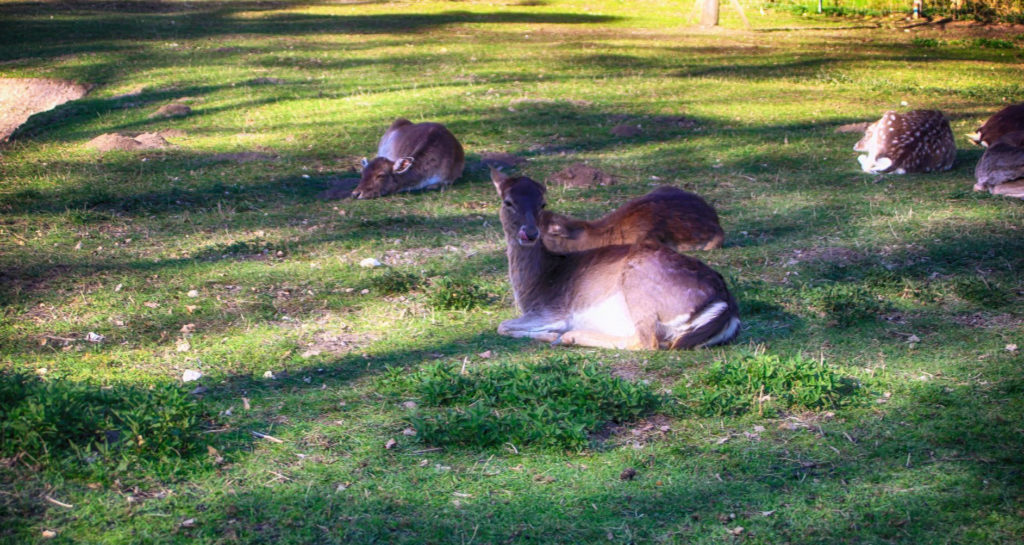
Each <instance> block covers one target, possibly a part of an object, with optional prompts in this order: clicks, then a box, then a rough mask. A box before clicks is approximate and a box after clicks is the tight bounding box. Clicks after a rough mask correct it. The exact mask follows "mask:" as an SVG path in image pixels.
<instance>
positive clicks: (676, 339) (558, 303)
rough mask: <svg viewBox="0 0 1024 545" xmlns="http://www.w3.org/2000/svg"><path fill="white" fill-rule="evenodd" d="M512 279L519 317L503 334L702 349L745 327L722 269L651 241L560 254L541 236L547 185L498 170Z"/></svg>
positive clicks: (611, 344) (598, 343)
mask: <svg viewBox="0 0 1024 545" xmlns="http://www.w3.org/2000/svg"><path fill="white" fill-rule="evenodd" d="M491 180H492V181H493V182H494V186H495V188H497V190H498V194H499V195H500V196H501V199H502V206H501V225H502V228H503V229H504V231H505V239H506V244H507V254H508V268H509V280H510V281H511V283H512V291H513V294H514V295H515V301H516V306H517V307H518V309H519V311H520V312H521V313H522V316H520V317H518V318H514V319H512V320H505V321H504V322H502V323H501V325H500V326H498V333H500V334H502V335H507V336H511V337H530V338H534V339H538V340H543V341H547V342H554V343H560V344H576V345H584V346H598V347H603V348H626V349H631V350H636V349H657V348H695V347H699V346H711V345H715V344H720V343H725V342H728V341H730V340H732V339H733V338H734V337H735V336H736V334H737V333H738V332H739V327H740V320H739V311H738V308H737V305H736V300H735V299H734V298H733V297H732V295H731V294H730V293H729V290H728V289H727V288H726V286H725V280H723V279H722V276H721V275H720V274H718V273H717V272H715V271H714V270H712V269H711V268H710V267H708V266H707V265H705V264H704V263H702V262H700V261H698V260H696V259H693V258H691V257H688V256H685V255H682V254H679V253H676V252H675V251H674V250H672V249H671V248H669V247H667V246H665V245H664V244H661V243H660V242H659V241H657V240H654V239H645V240H642V241H640V242H637V243H636V244H632V245H617V246H605V247H603V248H596V249H593V250H587V251H583V252H574V253H570V254H566V255H559V254H555V253H552V252H550V251H548V250H547V249H546V248H545V247H544V245H543V244H540V229H538V227H537V218H538V217H539V216H540V213H541V208H542V207H543V206H544V193H545V189H544V186H542V185H541V184H539V183H537V182H535V181H533V180H531V179H530V178H526V177H518V178H510V177H508V176H507V175H505V174H502V173H501V172H498V171H496V170H494V169H492V170H491Z"/></svg>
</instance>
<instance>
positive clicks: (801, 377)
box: [676, 352, 862, 416]
mask: <svg viewBox="0 0 1024 545" xmlns="http://www.w3.org/2000/svg"><path fill="white" fill-rule="evenodd" d="M861 388H862V386H861V384H860V382H859V381H858V380H856V379H855V378H853V377H851V376H848V375H844V374H842V373H840V372H839V371H838V370H836V369H835V368H833V367H832V366H830V365H828V364H826V363H825V362H824V361H823V360H820V359H819V360H811V359H806V358H804V357H803V356H800V355H797V356H793V357H790V358H783V357H780V356H778V355H776V354H767V353H764V352H758V353H754V354H749V355H746V356H744V357H742V358H739V359H736V360H723V361H717V362H715V363H713V364H711V365H710V366H709V367H708V368H707V370H705V371H704V372H702V373H700V375H699V376H698V377H697V378H696V379H695V380H694V381H693V382H691V383H687V384H686V385H685V386H678V387H677V388H676V393H677V395H680V396H681V397H683V398H684V399H685V400H686V402H687V403H689V404H691V405H692V406H693V410H694V411H695V412H697V413H698V414H701V415H704V416H722V415H742V414H746V413H756V414H757V415H758V416H775V415H777V414H778V413H779V411H785V410H792V411H801V410H811V411H815V410H824V409H837V408H839V407H840V406H842V405H846V404H849V403H851V402H852V401H855V400H857V399H858V398H862V396H861V395H860V391H861Z"/></svg>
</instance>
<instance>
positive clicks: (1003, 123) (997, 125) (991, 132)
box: [967, 103, 1024, 148]
mask: <svg viewBox="0 0 1024 545" xmlns="http://www.w3.org/2000/svg"><path fill="white" fill-rule="evenodd" d="M1015 131H1024V103H1022V104H1014V105H1012V106H1007V107H1005V108H1003V109H1002V110H999V111H998V112H996V113H994V114H992V117H990V118H988V120H987V121H985V123H983V124H982V125H981V126H980V127H978V130H976V131H974V132H972V133H971V134H968V135H967V138H970V139H971V142H973V143H975V144H978V145H980V146H985V147H986V148H987V147H989V146H990V145H992V144H995V143H996V141H997V140H999V139H1000V138H1002V136H1003V135H1004V134H1009V133H1011V132H1015Z"/></svg>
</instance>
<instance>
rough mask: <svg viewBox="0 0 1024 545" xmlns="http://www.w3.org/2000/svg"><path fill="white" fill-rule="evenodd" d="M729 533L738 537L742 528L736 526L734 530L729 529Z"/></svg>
mask: <svg viewBox="0 0 1024 545" xmlns="http://www.w3.org/2000/svg"><path fill="white" fill-rule="evenodd" d="M729 533H730V534H732V535H734V536H738V535H740V534H742V533H743V527H742V526H737V527H735V528H731V529H730V530H729Z"/></svg>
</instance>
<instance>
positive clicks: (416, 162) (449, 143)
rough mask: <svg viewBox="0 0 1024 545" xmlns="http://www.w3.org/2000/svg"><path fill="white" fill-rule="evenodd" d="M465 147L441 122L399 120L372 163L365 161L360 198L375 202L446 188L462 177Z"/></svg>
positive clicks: (355, 192) (357, 192) (357, 193)
mask: <svg viewBox="0 0 1024 545" xmlns="http://www.w3.org/2000/svg"><path fill="white" fill-rule="evenodd" d="M465 163H466V158H465V153H464V152H463V150H462V144H459V141H458V140H457V139H456V138H455V135H453V134H452V133H451V131H449V130H448V129H447V128H445V126H444V125H441V124H440V123H415V124H414V123H412V122H411V121H409V120H408V119H402V118H398V119H396V120H395V122H394V123H392V124H391V126H390V127H388V130H387V131H385V132H384V136H383V137H381V139H380V145H378V147H377V157H376V158H374V159H373V160H372V161H368V160H367V159H366V158H363V173H362V177H361V178H360V180H359V185H358V186H356V188H355V189H354V190H353V191H352V197H353V198H356V199H373V198H376V197H382V196H384V195H389V194H391V193H397V192H399V191H414V190H417V189H426V188H435V187H444V186H446V185H449V184H451V183H452V182H454V181H455V180H456V179H457V178H458V177H459V176H462V169H463V167H464V166H465Z"/></svg>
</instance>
